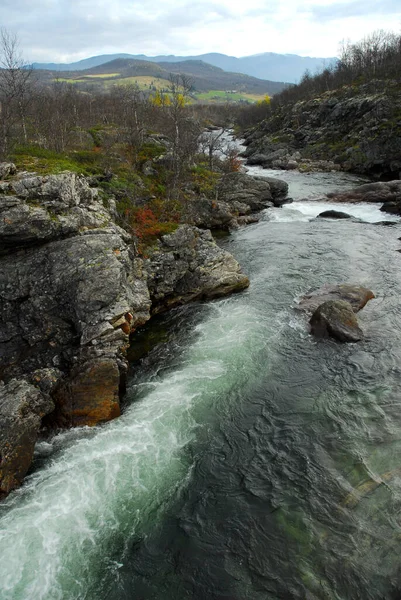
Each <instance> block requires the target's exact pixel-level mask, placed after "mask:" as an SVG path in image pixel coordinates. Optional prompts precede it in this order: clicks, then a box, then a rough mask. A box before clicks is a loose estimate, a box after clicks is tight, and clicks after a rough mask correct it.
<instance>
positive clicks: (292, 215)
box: [265, 201, 400, 223]
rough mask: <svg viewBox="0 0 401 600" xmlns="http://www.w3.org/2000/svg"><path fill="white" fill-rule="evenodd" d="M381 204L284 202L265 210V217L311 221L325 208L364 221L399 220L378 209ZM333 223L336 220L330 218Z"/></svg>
mask: <svg viewBox="0 0 401 600" xmlns="http://www.w3.org/2000/svg"><path fill="white" fill-rule="evenodd" d="M380 207H381V204H372V203H370V204H367V203H360V204H352V203H344V202H338V203H335V202H306V201H304V202H302V201H297V202H294V203H292V204H285V205H284V206H283V207H282V208H270V209H268V210H267V211H266V213H265V215H266V218H267V219H268V220H270V221H275V222H279V223H288V222H292V221H303V222H306V221H311V220H312V219H315V218H316V217H317V216H318V215H319V214H320V213H322V212H324V211H326V210H336V211H339V212H344V213H347V214H349V215H351V217H354V218H356V219H360V220H362V221H364V222H365V223H379V222H381V221H394V222H395V223H396V222H399V221H400V217H399V216H397V215H391V214H387V213H383V212H381V211H380ZM332 221H333V223H336V222H338V220H336V219H332Z"/></svg>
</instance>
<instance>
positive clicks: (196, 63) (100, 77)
mask: <svg viewBox="0 0 401 600" xmlns="http://www.w3.org/2000/svg"><path fill="white" fill-rule="evenodd" d="M38 73H40V74H41V76H42V80H43V81H45V80H47V81H49V80H53V79H54V75H55V74H54V70H53V71H51V70H49V69H47V70H38ZM174 73H175V74H178V73H183V74H186V75H188V76H190V78H191V80H192V82H193V87H194V90H195V91H196V92H197V93H202V92H208V91H211V90H222V91H227V92H231V93H233V91H235V92H243V93H245V94H251V95H252V94H253V95H259V96H263V95H265V94H269V95H274V94H278V93H279V92H281V91H282V90H283V89H284V88H285V87H286V85H287V84H285V83H283V82H277V81H266V80H262V79H258V78H257V77H252V76H250V75H244V74H243V73H231V72H227V71H224V70H223V69H220V67H215V66H213V65H210V64H208V63H205V62H203V61H201V60H186V61H181V62H160V63H156V62H152V61H145V60H139V59H131V58H116V59H114V60H111V61H109V62H106V63H104V64H101V65H97V66H94V67H92V68H90V69H85V70H80V69H75V70H71V71H65V70H64V71H63V80H66V81H68V80H71V81H72V82H73V83H75V84H78V85H80V86H87V85H90V86H91V87H93V86H109V85H110V84H111V85H114V84H117V83H124V82H125V81H126V82H127V83H134V81H137V82H138V83H141V82H143V81H144V78H147V79H146V84H147V85H148V86H149V85H152V84H153V85H155V84H156V83H157V82H164V83H161V85H162V86H163V85H165V86H168V80H169V78H170V75H171V74H174ZM151 79H153V80H156V81H150V80H151Z"/></svg>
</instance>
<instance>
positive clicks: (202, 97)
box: [194, 90, 265, 102]
mask: <svg viewBox="0 0 401 600" xmlns="http://www.w3.org/2000/svg"><path fill="white" fill-rule="evenodd" d="M194 96H195V98H196V99H197V100H199V101H201V102H239V101H240V100H242V101H247V102H257V101H258V100H263V98H264V97H265V95H263V94H246V93H245V92H226V91H223V90H210V91H209V92H195V93H194Z"/></svg>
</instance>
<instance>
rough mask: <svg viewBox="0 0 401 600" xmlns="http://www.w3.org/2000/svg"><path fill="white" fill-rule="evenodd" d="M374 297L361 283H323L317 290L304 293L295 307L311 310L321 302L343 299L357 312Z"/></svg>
mask: <svg viewBox="0 0 401 600" xmlns="http://www.w3.org/2000/svg"><path fill="white" fill-rule="evenodd" d="M374 297H375V295H374V293H373V292H372V291H371V290H369V289H368V288H365V287H363V286H361V285H352V284H348V283H340V284H334V285H332V284H325V285H323V286H322V287H321V288H319V289H318V290H315V291H313V292H309V293H308V294H305V296H303V297H302V298H301V300H300V301H299V303H298V305H297V306H296V308H298V309H299V310H304V311H306V312H313V311H315V310H316V309H317V307H318V306H320V305H321V304H323V302H327V301H330V300H343V301H345V302H348V303H349V304H350V305H351V307H352V310H353V311H354V312H358V311H359V310H361V308H363V307H364V306H365V305H366V303H367V302H369V300H371V299H372V298H374Z"/></svg>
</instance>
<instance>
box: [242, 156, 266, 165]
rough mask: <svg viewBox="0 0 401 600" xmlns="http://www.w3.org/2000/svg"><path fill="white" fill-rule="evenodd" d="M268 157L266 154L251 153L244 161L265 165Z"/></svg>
mask: <svg viewBox="0 0 401 600" xmlns="http://www.w3.org/2000/svg"><path fill="white" fill-rule="evenodd" d="M268 162H269V158H268V156H267V155H266V154H253V155H252V156H250V157H249V158H248V160H247V161H246V163H247V165H267V164H268Z"/></svg>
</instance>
